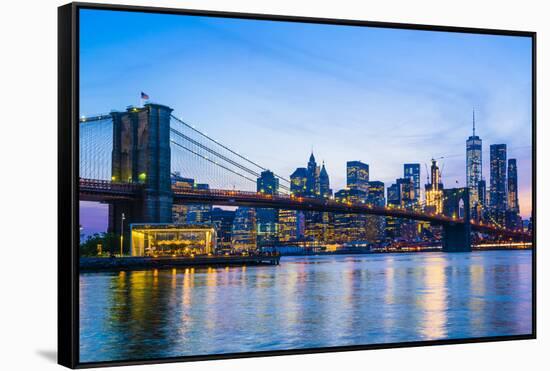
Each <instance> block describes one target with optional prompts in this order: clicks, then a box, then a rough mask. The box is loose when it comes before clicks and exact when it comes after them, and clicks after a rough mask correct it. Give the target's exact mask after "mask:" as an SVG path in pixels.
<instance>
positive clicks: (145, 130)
mask: <svg viewBox="0 0 550 371" xmlns="http://www.w3.org/2000/svg"><path fill="white" fill-rule="evenodd" d="M171 113H172V109H171V108H170V107H167V106H163V105H160V104H152V103H150V104H146V105H145V106H144V107H143V108H135V107H130V108H128V109H127V110H126V111H125V112H112V113H111V115H112V117H113V152H112V178H111V180H112V181H113V182H122V183H134V184H141V185H142V186H143V191H142V194H141V196H140V198H139V199H138V200H137V201H136V200H128V201H117V202H114V203H112V204H110V205H109V232H112V233H116V234H120V232H121V225H122V224H123V226H124V230H123V234H124V242H125V243H124V246H125V251H128V246H129V242H130V228H129V225H130V224H131V223H171V222H172V191H171V181H170V169H171V167H170V114H171ZM122 213H124V221H122Z"/></svg>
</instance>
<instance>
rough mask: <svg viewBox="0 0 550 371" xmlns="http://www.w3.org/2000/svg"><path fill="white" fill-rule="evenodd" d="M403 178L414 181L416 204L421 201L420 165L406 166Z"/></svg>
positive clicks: (404, 166)
mask: <svg viewBox="0 0 550 371" xmlns="http://www.w3.org/2000/svg"><path fill="white" fill-rule="evenodd" d="M403 178H408V179H411V180H412V181H413V187H414V197H413V200H414V203H418V202H419V201H420V164H404V165H403Z"/></svg>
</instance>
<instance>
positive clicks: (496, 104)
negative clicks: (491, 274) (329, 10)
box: [80, 10, 531, 216]
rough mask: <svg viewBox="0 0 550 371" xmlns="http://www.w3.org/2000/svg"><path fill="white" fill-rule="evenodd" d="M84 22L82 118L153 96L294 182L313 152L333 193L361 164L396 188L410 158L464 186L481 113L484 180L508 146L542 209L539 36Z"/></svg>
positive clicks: (115, 15)
mask: <svg viewBox="0 0 550 371" xmlns="http://www.w3.org/2000/svg"><path fill="white" fill-rule="evenodd" d="M80 22H81V30H80V32H81V35H80V53H81V76H80V82H81V91H80V94H81V96H80V101H81V114H82V115H94V114H98V113H105V112H109V111H110V110H112V109H118V110H121V109H124V108H125V107H126V106H128V105H131V104H134V105H137V104H139V93H140V92H141V91H144V92H146V93H147V94H149V95H150V97H151V100H152V101H154V102H157V103H162V104H166V105H168V106H171V107H172V108H174V111H175V114H176V115H178V116H180V117H183V118H184V119H185V120H186V121H188V122H191V123H194V124H195V125H196V126H197V127H198V128H200V129H201V130H203V131H205V132H208V133H209V134H211V135H212V136H213V137H214V138H216V139H218V140H220V141H221V142H223V143H225V144H227V145H228V146H230V147H232V148H236V149H238V150H239V151H240V152H241V153H244V154H246V155H247V156H248V157H249V158H252V159H254V160H255V161H257V162H259V163H261V164H262V165H264V166H266V167H269V168H271V169H273V170H274V171H275V172H277V173H280V174H284V175H289V174H290V173H291V172H292V171H293V170H294V169H295V168H296V167H298V166H305V162H306V161H307V158H308V156H309V152H310V151H311V149H312V148H313V150H314V152H315V156H316V158H317V159H318V161H319V162H320V161H321V160H325V162H326V166H327V170H328V172H329V175H330V177H331V186H332V188H334V189H339V188H342V187H344V186H345V162H346V161H348V160H361V161H363V162H366V163H368V164H369V165H370V171H371V179H372V180H381V181H383V182H385V183H386V185H387V186H388V185H389V184H391V183H392V182H394V181H395V178H398V177H401V176H402V173H403V163H405V162H419V163H421V164H423V163H428V162H429V160H430V158H431V157H442V156H443V157H445V159H444V160H442V162H443V163H444V165H443V178H444V183H445V184H446V186H448V187H452V186H455V185H457V184H458V185H464V182H465V141H466V139H467V137H468V136H469V135H470V133H471V117H472V108H474V107H475V110H476V122H477V133H478V135H479V136H480V137H481V138H482V139H483V150H484V153H483V155H484V159H483V160H484V176H485V177H486V178H487V181H489V169H488V165H489V144H491V143H506V144H507V145H508V148H509V150H508V157H509V158H517V159H518V170H519V182H520V194H521V198H520V207H521V209H522V210H521V211H522V214H523V215H524V216H526V215H528V214H529V213H530V210H531V205H530V192H531V182H530V180H531V158H530V157H531V155H530V154H531V40H530V39H529V38H523V37H517V36H493V35H472V34H459V33H447V32H433V31H411V30H395V29H382V28H371V27H352V26H328V25H315V24H302V23H289V22H271V21H252V20H246V21H245V20H237V19H217V18H208V17H196V16H178V15H165V14H164V15H160V14H146V13H132V12H114V11H110V12H109V11H101V10H82V11H81V18H80ZM422 173H423V174H422V181H423V183H424V181H425V173H424V166H423V165H422ZM457 182H458V183H457Z"/></svg>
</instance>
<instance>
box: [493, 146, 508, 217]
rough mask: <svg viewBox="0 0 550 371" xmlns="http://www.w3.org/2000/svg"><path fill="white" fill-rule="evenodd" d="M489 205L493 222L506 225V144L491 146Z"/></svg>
mask: <svg viewBox="0 0 550 371" xmlns="http://www.w3.org/2000/svg"><path fill="white" fill-rule="evenodd" d="M490 156H491V174H490V175H491V179H490V189H489V205H490V209H491V216H492V218H493V221H494V222H496V223H498V224H500V225H504V222H505V217H506V204H507V200H506V198H507V197H506V144H491V146H490Z"/></svg>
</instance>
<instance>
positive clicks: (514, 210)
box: [506, 158, 523, 229]
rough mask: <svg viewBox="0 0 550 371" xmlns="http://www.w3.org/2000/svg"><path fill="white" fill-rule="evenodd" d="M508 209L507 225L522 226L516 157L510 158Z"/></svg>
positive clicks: (514, 227) (511, 226) (512, 227)
mask: <svg viewBox="0 0 550 371" xmlns="http://www.w3.org/2000/svg"><path fill="white" fill-rule="evenodd" d="M507 192H508V200H507V201H508V210H507V211H506V227H508V228H511V229H518V228H521V227H522V223H523V222H522V220H521V217H520V215H519V198H518V168H517V163H516V159H515V158H511V159H509V160H508V189H507Z"/></svg>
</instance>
